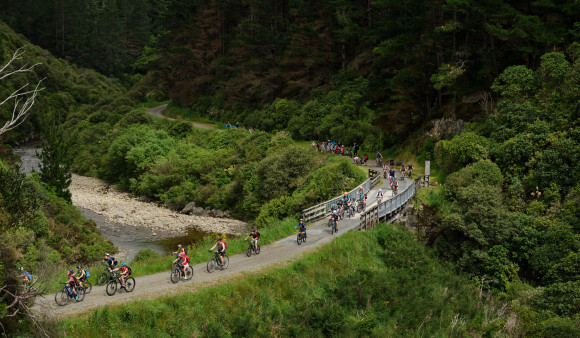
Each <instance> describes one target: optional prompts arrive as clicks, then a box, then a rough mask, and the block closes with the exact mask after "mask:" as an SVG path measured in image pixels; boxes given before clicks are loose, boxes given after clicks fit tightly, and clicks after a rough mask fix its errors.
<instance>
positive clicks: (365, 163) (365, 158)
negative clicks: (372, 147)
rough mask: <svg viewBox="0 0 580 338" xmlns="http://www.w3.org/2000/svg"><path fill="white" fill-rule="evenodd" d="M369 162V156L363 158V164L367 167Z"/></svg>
mask: <svg viewBox="0 0 580 338" xmlns="http://www.w3.org/2000/svg"><path fill="white" fill-rule="evenodd" d="M368 160H369V156H368V155H367V154H364V156H363V163H364V165H367V161H368Z"/></svg>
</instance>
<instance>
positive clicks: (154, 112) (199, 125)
mask: <svg viewBox="0 0 580 338" xmlns="http://www.w3.org/2000/svg"><path fill="white" fill-rule="evenodd" d="M165 108H167V105H166V104H164V105H161V106H157V107H153V108H149V109H148V110H147V114H150V115H153V116H157V117H162V118H165V119H169V120H175V119H174V118H171V117H168V116H165V115H163V112H164V111H165ZM191 124H193V126H194V127H196V128H202V129H215V128H214V127H213V126H212V125H209V124H204V123H199V122H191Z"/></svg>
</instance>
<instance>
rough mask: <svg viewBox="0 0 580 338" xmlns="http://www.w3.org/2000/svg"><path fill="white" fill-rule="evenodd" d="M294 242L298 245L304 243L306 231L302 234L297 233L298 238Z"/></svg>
mask: <svg viewBox="0 0 580 338" xmlns="http://www.w3.org/2000/svg"><path fill="white" fill-rule="evenodd" d="M296 242H298V245H300V244H302V243H305V242H306V231H304V233H303V232H299V233H298V236H297V237H296Z"/></svg>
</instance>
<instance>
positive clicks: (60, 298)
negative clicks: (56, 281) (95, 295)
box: [54, 282, 85, 306]
mask: <svg viewBox="0 0 580 338" xmlns="http://www.w3.org/2000/svg"><path fill="white" fill-rule="evenodd" d="M60 284H63V285H64V286H63V288H62V290H60V291H58V292H57V293H56V294H55V295H54V301H55V302H56V304H58V305H59V306H65V305H66V304H68V303H69V302H70V301H71V300H72V299H74V300H75V301H76V302H82V301H83V299H85V292H84V290H83V289H82V288H80V287H77V286H75V287H74V289H75V290H76V292H77V296H78V297H77V298H76V299H75V295H74V293H73V291H72V289H71V287H70V286H68V285H67V284H68V282H67V283H63V282H61V283H60Z"/></svg>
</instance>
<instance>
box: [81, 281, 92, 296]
mask: <svg viewBox="0 0 580 338" xmlns="http://www.w3.org/2000/svg"><path fill="white" fill-rule="evenodd" d="M82 289H83V291H84V292H85V294H87V293H91V290H93V285H92V284H91V283H90V282H89V281H86V280H85V281H84V282H83V286H82Z"/></svg>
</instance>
